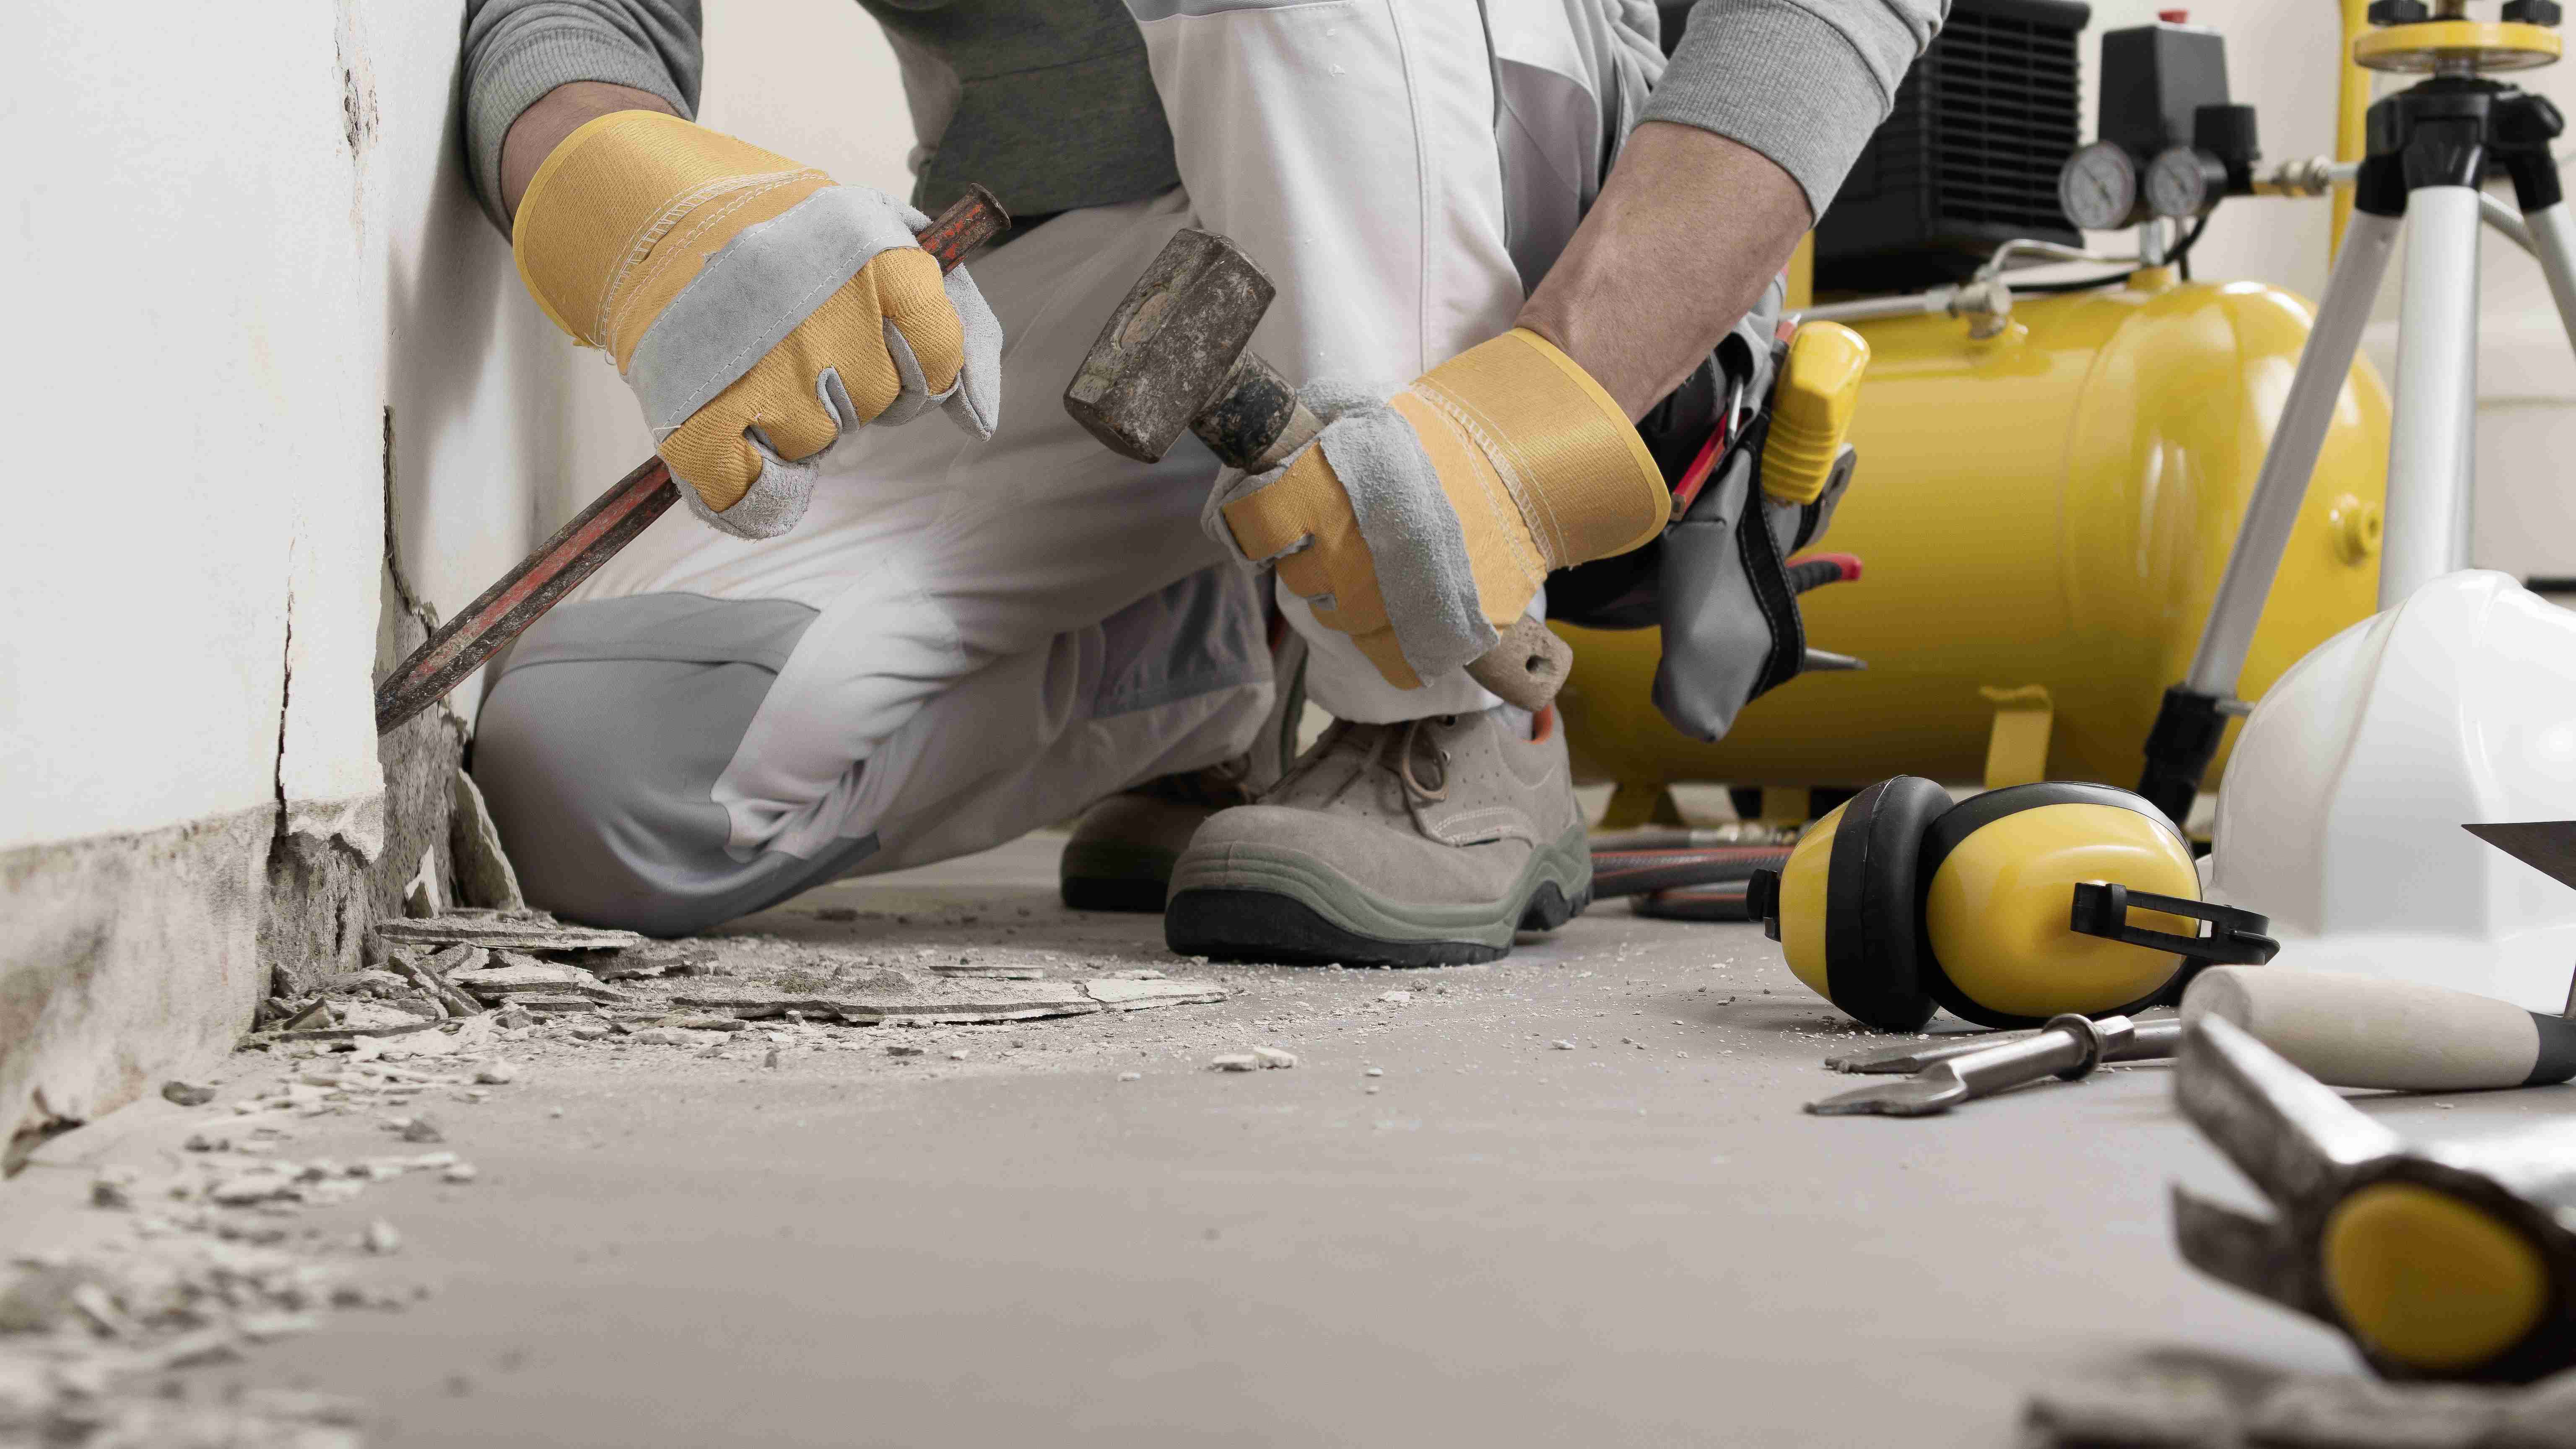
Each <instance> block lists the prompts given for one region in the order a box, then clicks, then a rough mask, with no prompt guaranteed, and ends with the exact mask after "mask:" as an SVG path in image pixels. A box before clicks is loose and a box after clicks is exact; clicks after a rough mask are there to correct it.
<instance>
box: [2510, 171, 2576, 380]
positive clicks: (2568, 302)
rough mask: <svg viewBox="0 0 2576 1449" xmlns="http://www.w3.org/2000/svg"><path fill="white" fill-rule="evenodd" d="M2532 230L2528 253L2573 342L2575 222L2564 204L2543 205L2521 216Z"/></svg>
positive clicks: (2575, 335) (2575, 338)
mask: <svg viewBox="0 0 2576 1449" xmlns="http://www.w3.org/2000/svg"><path fill="white" fill-rule="evenodd" d="M2522 224H2523V225H2524V227H2526V228H2527V229H2529V231H2530V232H2531V254H2532V255H2533V256H2534V257H2537V258H2538V259H2539V261H2540V274H2541V275H2542V276H2544V277H2547V278H2548V279H2549V300H2551V301H2552V302H2555V303H2557V304H2558V325H2559V326H2561V327H2564V328H2566V329H2567V340H2568V343H2569V344H2570V345H2576V224H2571V223H2570V222H2569V221H2568V219H2567V204H2566V203H2565V202H2563V201H2562V202H2559V203H2557V204H2556V205H2553V206H2544V207H2542V208H2541V209H2540V210H2538V211H2535V212H2533V213H2532V214H2531V215H2529V216H2526V217H2524V218H2523V219H2522Z"/></svg>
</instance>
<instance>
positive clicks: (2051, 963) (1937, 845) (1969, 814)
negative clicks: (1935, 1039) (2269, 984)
mask: <svg viewBox="0 0 2576 1449" xmlns="http://www.w3.org/2000/svg"><path fill="white" fill-rule="evenodd" d="M1744 899H1745V905H1746V907H1747V908H1748V910H1749V912H1750V914H1751V915H1752V916H1753V918H1754V919H1756V920H1758V921H1761V922H1762V923H1763V927H1764V930H1765V931H1766V932H1767V933H1768V934H1769V935H1770V937H1771V939H1773V940H1775V941H1778V942H1779V943H1780V948H1781V951H1782V952H1783V953H1784V954H1785V955H1786V956H1787V957H1788V959H1789V969H1790V971H1791V972H1793V973H1795V974H1796V976H1797V978H1798V979H1799V980H1800V981H1802V982H1804V983H1806V985H1807V986H1808V988H1809V989H1811V990H1813V991H1815V992H1816V993H1817V994H1818V995H1821V996H1823V997H1824V998H1825V999H1826V1000H1828V1001H1831V1002H1832V1003H1833V1004H1834V1005H1836V1006H1838V1007H1840V1008H1842V1009H1843V1010H1844V1011H1847V1012H1849V1013H1851V1015H1853V1016H1854V1017H1857V1018H1858V1019H1860V1020H1861V1021H1863V1022H1866V1023H1868V1024H1869V1025H1871V1026H1875V1027H1879V1028H1881V1029H1883V1030H1886V1031H1914V1030H1917V1029H1918V1028H1920V1027H1921V1026H1922V1025H1923V1024H1924V1023H1925V1022H1927V1021H1929V1020H1931V1019H1932V1013H1933V1011H1934V1009H1935V1008H1940V1007H1946V1008H1948V1009H1949V1010H1950V1012H1951V1013H1952V1014H1953V1015H1956V1016H1960V1017H1964V1018H1966V1019H1967V1020H1969V1021H1973V1022H1977V1023H1979V1024H1981V1025H1985V1026H2037V1025H2039V1024H2041V1023H2042V1022H2045V1021H2046V1020H2047V1019H2048V1018H2050V1017H2052V1016H2056V1015H2058V1014H2059V1013H2061V1012H2081V1013H2083V1014H2084V1015H2087V1016H2101V1015H2106V1014H2109V1013H2112V1012H2128V1011H2134V1010H2137V1009H2139V1008H2141V1007H2145V1006H2149V1005H2153V1004H2155V1003H2157V1002H2159V1001H2163V1000H2169V999H2171V998H2172V996H2173V995H2174V994H2176V992H2177V991H2178V988H2179V987H2180V986H2181V985H2182V984H2183V982H2184V981H2185V980H2186V979H2187V977H2188V976H2189V975H2190V974H2191V972H2192V971H2196V970H2197V969H2198V967H2199V966H2203V965H2216V964H2220V963H2226V964H2230V965H2258V964H2260V963H2262V962H2265V961H2269V960H2270V959H2272V954H2273V953H2274V952H2275V951H2277V950H2278V949H2279V946H2278V944H2277V943H2276V942H2274V941H2273V940H2271V939H2270V938H2269V937H2268V936H2266V935H2264V934H2263V933H2264V932H2265V931H2267V930H2269V929H2270V928H2271V923H2270V922H2269V921H2267V920H2266V919H2264V918H2263V917H2262V916H2258V915H2256V914H2254V913H2253V912H2251V911H2241V910H2235V909H2232V908H2229V907H2226V906H2214V905H2210V904H2208V903H2206V902H2204V901H2202V900H2201V899H2200V873H2199V871H2198V870H2197V869H2196V868H2195V867H2194V866H2193V863H2192V855H2191V844H2190V842H2189V841H2187V840H2185V839H2184V838H2183V834H2182V832H2181V831H2180V830H2178V829H2176V828H2175V826H2174V823H2173V822H2172V821H2171V820H2168V819H2166V818H2165V815H2164V813H2163V812H2162V811H2160V810H2158V809H2156V807H2155V806H2153V805H2151V804H2149V803H2148V802H2147V801H2146V800H2145V799H2144V798H2143V797H2141V796H2138V795H2134V794H2131V793H2130V792H2128V791H2126V790H2115V789H2112V788H2111V787H2109V786H2107V785H2078V784H2067V783H2058V782H2045V783H2041V784H2036V785H2015V786H2012V787H2010V788H2008V789H2002V790H1990V791H1987V792H1986V793H1984V794H1982V795H1977V796H1973V797H1971V798H1969V799H1968V800H1965V801H1962V802H1960V803H1958V804H1955V805H1954V804H1952V803H1951V800H1950V792H1949V791H1947V790H1944V789H1942V788H1941V787H1940V786H1939V785H1936V784H1934V783H1932V782H1931V781H1929V780H1925V779H1921V778H1918V777H1916V776H1913V775H1899V776H1897V777H1896V778H1894V779H1892V780H1882V781H1880V782H1879V783H1877V784H1875V785H1872V786H1870V787H1869V788H1868V789H1866V790H1863V791H1861V792H1860V793H1859V794H1857V795H1855V796H1853V797H1852V798H1851V799H1850V800H1848V801H1846V802H1844V803H1843V804H1842V805H1841V806H1839V807H1838V808H1836V809H1835V810H1834V811H1833V813H1831V814H1829V815H1827V816H1825V817H1824V818H1823V819H1821V820H1819V821H1817V822H1816V823H1815V824H1814V825H1812V826H1810V827H1808V829H1807V832H1806V834H1805V835H1804V836H1802V837H1800V839H1799V841H1798V844H1797V848H1796V849H1794V850H1792V851H1791V852H1790V853H1789V859H1788V860H1787V861H1786V862H1784V863H1783V864H1782V865H1781V867H1780V869H1779V870H1777V871H1758V872H1756V873H1755V874H1754V876H1753V879H1752V880H1751V881H1750V882H1749V883H1748V884H1747V886H1746V889H1745V897H1744ZM2132 911H2137V912H2139V913H2140V920H2139V922H2138V923H2137V924H2132V922H2131V918H2130V913H2131V912H2132ZM2204 922H2205V923H2207V924H2208V927H2209V929H2208V931H2207V932H2206V933H2204V932H2203V930H2202V923H2204Z"/></svg>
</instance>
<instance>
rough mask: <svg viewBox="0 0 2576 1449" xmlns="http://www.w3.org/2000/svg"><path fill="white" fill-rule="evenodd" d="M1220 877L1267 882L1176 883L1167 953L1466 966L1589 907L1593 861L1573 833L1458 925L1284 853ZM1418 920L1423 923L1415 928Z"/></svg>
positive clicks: (1452, 917)
mask: <svg viewBox="0 0 2576 1449" xmlns="http://www.w3.org/2000/svg"><path fill="white" fill-rule="evenodd" d="M1569 843H1570V844H1569ZM1191 874H1200V872H1191ZM1224 874H1226V875H1229V876H1231V875H1243V874H1251V875H1257V876H1263V877H1267V879H1264V880H1263V881H1262V882H1261V884H1260V885H1238V884H1232V883H1228V884H1222V885H1194V884H1190V883H1189V882H1187V881H1186V880H1184V881H1182V882H1180V885H1181V889H1179V890H1177V891H1175V892H1174V893H1173V894H1172V896H1171V899H1170V901H1169V902H1168V904H1166V905H1165V907H1164V910H1163V939H1164V942H1165V943H1166V944H1168V945H1169V946H1170V947H1171V948H1172V950H1174V951H1175V952H1177V953H1179V954H1181V955H1184V956H1205V957H1207V958H1209V959H1210V960H1215V961H1264V962H1280V963H1283V964H1286V965H1292V966H1327V965H1334V964H1340V965H1345V966H1467V965H1473V964H1475V963H1477V962H1482V961H1496V960H1500V959H1501V958H1503V957H1505V956H1508V955H1510V954H1511V950H1512V936H1513V933H1514V932H1516V931H1553V930H1555V929H1556V928H1557V927H1559V926H1562V925H1564V924H1565V923H1566V922H1567V921H1569V920H1572V919H1573V918H1574V917H1576V916H1578V915H1581V914H1582V913H1583V908H1584V907H1585V906H1588V905H1590V904H1591V903H1592V856H1591V851H1590V848H1589V845H1588V843H1587V841H1586V839H1585V836H1584V831H1583V828H1582V827H1581V826H1579V825H1578V826H1576V827H1575V828H1574V830H1572V831H1571V832H1569V833H1568V835H1567V836H1566V838H1565V839H1564V840H1560V841H1558V842H1556V843H1555V844H1554V845H1552V846H1550V847H1548V848H1547V849H1545V850H1541V851H1539V852H1538V853H1536V854H1535V855H1533V856H1532V857H1531V858H1530V863H1529V865H1528V867H1527V868H1525V869H1524V870H1523V871H1522V874H1521V879H1520V881H1519V882H1518V883H1517V888H1516V889H1515V890H1514V892H1513V893H1512V895H1511V896H1510V897H1507V902H1508V904H1506V905H1505V907H1504V909H1502V910H1500V911H1496V912H1494V913H1493V914H1492V915H1491V916H1488V917H1485V918H1484V919H1483V920H1480V921H1475V922H1472V923H1471V922H1467V921H1463V920H1460V919H1458V917H1460V916H1461V915H1462V914H1464V913H1463V912H1461V911H1460V910H1459V909H1458V908H1448V909H1443V910H1437V911H1425V910H1422V909H1420V908H1408V907H1406V906H1403V905H1400V904H1396V903H1393V902H1389V901H1385V900H1383V899H1380V898H1378V897H1376V896H1374V895H1372V894H1370V893H1368V892H1366V891H1363V890H1361V889H1360V888H1359V887H1358V886H1357V885H1356V884H1355V883H1353V882H1351V881H1349V880H1347V879H1344V878H1343V877H1341V876H1340V875H1338V874H1336V873H1334V872H1331V871H1329V870H1326V869H1323V868H1321V867H1319V866H1317V865H1316V864H1315V863H1313V862H1311V861H1308V860H1306V859H1305V858H1304V857H1299V856H1293V855H1290V854H1288V853H1284V852H1283V853H1281V854H1279V855H1275V856H1268V857H1265V858H1262V859H1260V860H1258V861H1256V862H1254V863H1253V864H1252V866H1251V867H1250V868H1249V869H1247V868H1246V867H1245V866H1244V863H1243V862H1242V861H1241V860H1239V859H1237V860H1233V861H1229V862H1228V864H1227V867H1226V868H1225V870H1224ZM1408 916H1412V917H1415V918H1416V919H1414V920H1407V919H1406V917H1408ZM1426 916H1427V917H1431V918H1432V919H1421V918H1422V917H1426ZM1442 918H1446V919H1442ZM1462 926H1463V927H1466V929H1460V927H1462ZM1390 927H1392V928H1394V929H1389V928H1390ZM1407 927H1413V928H1416V929H1418V930H1419V932H1420V934H1414V933H1413V931H1411V930H1406V929H1405V928H1407ZM1398 931H1404V933H1403V934H1398V933H1397V932H1398Z"/></svg>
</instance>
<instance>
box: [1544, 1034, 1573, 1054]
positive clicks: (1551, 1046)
mask: <svg viewBox="0 0 2576 1449" xmlns="http://www.w3.org/2000/svg"><path fill="white" fill-rule="evenodd" d="M1547 1049H1548V1050H1549V1051H1554V1052H1570V1051H1572V1050H1574V1043H1572V1042H1570V1041H1567V1040H1566V1039H1565V1038H1563V1037H1558V1038H1557V1039H1556V1040H1554V1041H1552V1042H1549V1043H1548V1044H1547Z"/></svg>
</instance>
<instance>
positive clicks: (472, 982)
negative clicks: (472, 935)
mask: <svg viewBox="0 0 2576 1449" xmlns="http://www.w3.org/2000/svg"><path fill="white" fill-rule="evenodd" d="M447 979H448V981H449V983H450V984H452V985H454V986H455V987H456V988H457V989H458V990H461V991H463V992H465V993H466V994H467V995H469V996H472V997H474V998H475V999H476V1000H478V1001H483V1002H487V1003H497V1002H499V1001H500V1000H501V999H502V998H504V997H509V996H533V997H536V998H538V999H540V1000H551V999H555V998H559V997H564V996H578V997H583V998H586V999H588V1000H591V1001H606V1002H616V1003H630V1002H632V1001H634V1000H635V999H636V998H635V997H634V996H633V994H632V993H629V992H625V991H620V990H619V989H617V988H616V987H614V986H608V985H604V984H602V983H601V981H600V979H599V978H598V977H596V976H593V975H591V974H590V973H589V972H587V971H584V970H582V969H581V968H580V967H578V966H564V965H559V964H557V963H555V962H552V961H539V960H536V959H535V958H533V957H530V956H523V955H520V954H518V953H517V952H514V951H494V952H493V953H492V964H491V965H488V966H483V967H479V968H477V969H474V970H471V971H456V972H451V973H449V975H448V978H447ZM520 1004H521V1005H527V1004H528V1003H525V1002H522V1003H520Z"/></svg>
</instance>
